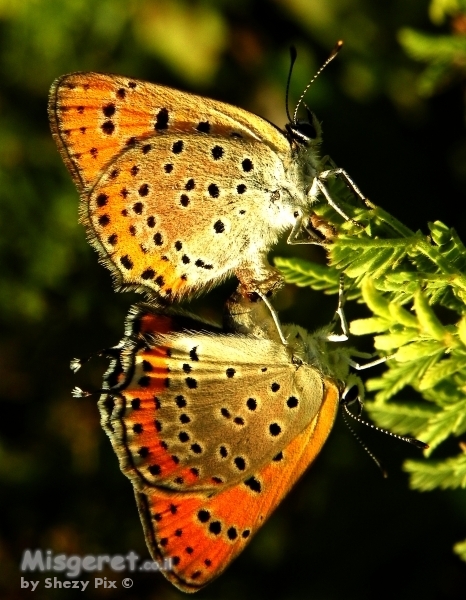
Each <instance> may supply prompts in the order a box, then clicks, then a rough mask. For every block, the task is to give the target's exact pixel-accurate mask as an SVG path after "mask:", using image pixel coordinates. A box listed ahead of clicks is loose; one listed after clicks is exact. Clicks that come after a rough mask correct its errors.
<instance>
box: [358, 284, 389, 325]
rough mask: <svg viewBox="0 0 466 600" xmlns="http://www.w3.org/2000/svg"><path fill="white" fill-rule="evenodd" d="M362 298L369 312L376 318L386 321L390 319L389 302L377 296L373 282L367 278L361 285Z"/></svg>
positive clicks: (379, 295)
mask: <svg viewBox="0 0 466 600" xmlns="http://www.w3.org/2000/svg"><path fill="white" fill-rule="evenodd" d="M361 291H362V297H363V300H364V302H365V303H366V304H367V306H368V307H369V308H370V310H371V311H372V312H373V313H374V314H375V315H377V316H379V317H383V318H385V319H387V320H388V321H390V320H391V318H390V307H389V301H388V300H387V299H386V298H384V296H382V294H379V292H378V291H377V290H376V288H375V285H374V283H373V281H372V280H371V279H369V278H367V279H365V280H364V282H363V284H362V290H361Z"/></svg>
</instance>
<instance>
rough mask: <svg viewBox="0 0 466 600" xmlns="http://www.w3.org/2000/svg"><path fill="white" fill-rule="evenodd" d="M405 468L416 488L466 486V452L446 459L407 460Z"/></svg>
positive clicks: (429, 488)
mask: <svg viewBox="0 0 466 600" xmlns="http://www.w3.org/2000/svg"><path fill="white" fill-rule="evenodd" d="M403 470H404V471H406V472H407V473H410V474H411V477H410V484H411V487H412V488H413V489H416V490H421V491H428V490H433V489H435V488H438V487H440V488H441V489H443V490H445V489H448V488H453V489H455V488H459V487H461V488H464V487H466V454H464V453H462V454H459V455H458V456H455V457H453V458H449V459H447V460H444V461H424V462H421V461H419V460H407V461H406V462H405V464H404V465H403Z"/></svg>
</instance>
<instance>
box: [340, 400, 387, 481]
mask: <svg viewBox="0 0 466 600" xmlns="http://www.w3.org/2000/svg"><path fill="white" fill-rule="evenodd" d="M343 409H344V412H343V420H344V421H345V425H346V426H347V427H348V429H349V430H350V431H351V433H352V434H353V436H354V438H355V439H356V441H357V442H358V443H359V444H360V445H361V446H362V447H363V448H364V450H365V451H366V452H367V454H368V455H369V456H370V457H371V458H372V460H373V461H374V462H375V464H376V465H377V466H378V468H379V470H380V472H381V473H382V477H383V478H384V479H386V478H387V477H388V474H387V471H386V470H385V469H384V468H383V466H382V464H381V462H380V461H379V459H378V458H377V457H376V456H375V455H374V454H372V452H371V451H370V450H369V448H368V447H367V446H366V444H365V443H364V442H363V441H362V439H361V438H360V437H359V435H358V434H357V433H356V431H355V430H354V429H353V427H352V426H351V423H350V422H349V421H348V417H347V415H350V416H351V417H353V419H356V421H358V422H360V423H361V422H362V423H365V424H366V425H369V423H366V422H365V421H361V419H360V418H359V417H356V416H355V415H353V414H352V413H351V412H350V411H349V409H348V406H347V405H346V404H343Z"/></svg>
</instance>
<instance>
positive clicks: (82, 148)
mask: <svg viewBox="0 0 466 600" xmlns="http://www.w3.org/2000/svg"><path fill="white" fill-rule="evenodd" d="M49 118H50V123H51V128H52V133H53V135H54V138H55V141H56V143H57V146H58V148H59V150H60V152H61V154H62V157H63V159H64V161H65V164H66V165H67V167H68V169H69V171H70V172H71V175H72V177H73V179H74V182H75V184H76V186H77V188H78V190H79V192H80V194H81V211H80V214H81V221H82V222H83V223H84V225H85V226H86V229H87V233H88V237H89V239H90V241H91V243H92V244H93V245H94V247H95V248H96V249H97V250H98V252H99V254H100V257H101V260H102V261H103V262H104V264H105V265H107V266H108V267H109V269H110V270H111V272H112V273H113V275H114V276H115V280H116V283H117V286H118V287H120V288H128V287H129V288H133V289H140V290H143V291H146V292H149V293H150V294H152V295H153V296H155V297H161V298H167V299H172V300H173V299H176V298H178V297H182V296H186V295H187V296H189V295H192V294H194V293H196V292H199V291H200V290H203V289H206V288H208V287H210V286H212V285H215V284H217V283H219V282H220V281H221V280H222V279H224V278H225V277H227V276H228V275H230V274H232V273H235V274H236V275H237V276H238V278H239V279H240V281H241V283H243V285H244V286H245V287H246V289H247V290H248V291H262V292H266V291H269V290H271V289H273V288H274V287H275V286H277V285H279V284H280V282H281V278H280V276H279V274H278V273H277V272H276V271H275V270H274V269H273V268H272V267H271V266H270V265H269V264H268V262H267V253H268V252H269V250H270V249H271V247H272V246H273V245H274V244H275V243H276V242H277V240H278V238H279V236H280V234H282V233H283V232H284V231H285V230H291V229H293V231H297V230H298V229H299V228H300V226H301V221H302V219H303V216H305V215H308V213H309V207H310V205H311V204H312V203H313V202H315V200H316V198H317V195H318V194H319V193H320V192H319V188H318V186H317V187H316V181H317V180H318V178H319V173H321V172H322V167H321V164H320V160H319V156H318V146H319V143H320V141H321V132H320V125H319V124H318V122H317V120H316V119H315V117H313V116H311V117H310V119H311V121H312V122H309V123H308V127H307V129H306V133H307V134H308V133H309V135H311V136H312V137H309V136H308V135H306V136H305V139H306V141H305V142H304V141H303V139H301V138H302V136H300V135H298V134H297V133H296V131H295V130H296V128H292V127H288V129H286V130H285V131H281V130H280V129H278V128H277V127H275V126H274V125H272V124H271V123H269V122H268V121H266V120H264V119H262V118H261V117H258V116H256V115H253V114H252V113H249V112H247V111H245V110H242V109H240V108H237V107H234V106H230V105H228V104H225V103H222V102H218V101H215V100H210V99H208V98H204V97H200V96H195V95H192V94H188V93H184V92H181V91H178V90H174V89H171V88H167V87H164V86H160V85H156V84H151V83H146V82H142V81H136V80H132V79H129V78H125V77H119V76H114V75H102V74H98V73H74V74H71V75H65V76H63V77H61V78H60V79H58V80H57V81H56V82H55V83H54V84H53V86H52V89H51V93H50V101H49Z"/></svg>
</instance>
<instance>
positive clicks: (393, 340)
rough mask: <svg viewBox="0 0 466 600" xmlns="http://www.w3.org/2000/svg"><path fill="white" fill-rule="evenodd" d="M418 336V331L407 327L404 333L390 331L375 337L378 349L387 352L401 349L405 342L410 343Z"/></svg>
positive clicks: (375, 344)
mask: <svg viewBox="0 0 466 600" xmlns="http://www.w3.org/2000/svg"><path fill="white" fill-rule="evenodd" d="M416 338H417V331H414V332H413V330H412V329H406V330H405V331H404V332H403V333H390V334H388V335H377V336H376V337H375V338H374V346H375V347H376V348H377V350H384V351H385V352H392V351H393V350H397V351H399V349H400V348H401V347H403V346H404V345H405V344H409V343H410V342H412V341H413V339H416Z"/></svg>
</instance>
